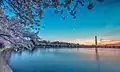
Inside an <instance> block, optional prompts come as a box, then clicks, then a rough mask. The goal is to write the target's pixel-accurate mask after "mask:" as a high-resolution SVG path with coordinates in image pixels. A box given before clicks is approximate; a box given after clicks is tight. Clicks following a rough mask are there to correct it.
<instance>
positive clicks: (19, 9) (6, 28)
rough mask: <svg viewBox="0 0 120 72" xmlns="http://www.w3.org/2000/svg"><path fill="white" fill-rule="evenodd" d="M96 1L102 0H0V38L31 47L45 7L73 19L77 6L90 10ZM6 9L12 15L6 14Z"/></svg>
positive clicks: (17, 44)
mask: <svg viewBox="0 0 120 72" xmlns="http://www.w3.org/2000/svg"><path fill="white" fill-rule="evenodd" d="M96 1H98V2H103V0H0V38H2V39H4V40H6V41H8V42H9V43H10V44H11V45H12V46H15V47H33V46H34V45H35V44H37V42H36V41H37V40H38V38H39V37H38V36H37V34H38V33H39V31H40V21H41V19H42V17H43V13H44V10H45V9H49V8H51V9H52V10H53V11H54V12H55V13H57V14H60V16H61V17H62V18H63V19H65V18H66V17H65V16H64V13H65V12H67V13H68V14H69V15H71V16H72V17H73V19H75V18H76V13H77V10H78V8H80V7H79V6H86V8H88V9H89V10H91V9H92V8H93V7H94V2H96ZM6 11H9V12H11V13H12V14H14V15H13V16H12V17H11V16H9V15H8V16H7V15H6V13H5V12H6ZM32 31H33V32H32ZM35 31H37V32H35Z"/></svg>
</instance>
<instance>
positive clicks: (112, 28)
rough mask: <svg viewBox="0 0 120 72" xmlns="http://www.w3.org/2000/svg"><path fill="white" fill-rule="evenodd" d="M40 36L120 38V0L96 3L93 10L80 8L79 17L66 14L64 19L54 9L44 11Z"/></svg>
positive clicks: (64, 39)
mask: <svg viewBox="0 0 120 72" xmlns="http://www.w3.org/2000/svg"><path fill="white" fill-rule="evenodd" d="M43 16H44V18H43V19H42V21H41V24H42V25H43V26H45V27H46V28H45V29H44V28H41V31H40V36H41V37H42V38H43V39H45V40H60V41H76V40H80V41H86V40H93V39H94V36H95V35H97V36H98V37H99V39H109V40H120V0H104V3H102V4H100V3H95V7H94V8H93V9H92V10H88V9H87V8H86V7H80V8H78V12H77V18H76V19H73V18H72V17H71V16H69V15H66V16H67V18H66V19H65V20H63V19H62V18H61V17H60V16H59V14H54V12H53V11H51V10H50V9H49V10H46V11H44V15H43Z"/></svg>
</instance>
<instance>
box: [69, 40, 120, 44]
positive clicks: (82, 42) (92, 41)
mask: <svg viewBox="0 0 120 72" xmlns="http://www.w3.org/2000/svg"><path fill="white" fill-rule="evenodd" d="M69 42H70V43H79V44H83V45H94V44H95V41H94V40H73V41H69ZM117 43H120V40H98V45H106V44H117Z"/></svg>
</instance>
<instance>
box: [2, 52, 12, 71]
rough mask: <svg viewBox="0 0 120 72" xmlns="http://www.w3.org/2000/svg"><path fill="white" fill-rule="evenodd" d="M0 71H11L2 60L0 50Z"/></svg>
mask: <svg viewBox="0 0 120 72" xmlns="http://www.w3.org/2000/svg"><path fill="white" fill-rule="evenodd" d="M0 72H12V70H11V69H10V67H9V66H8V64H6V62H5V61H4V59H3V57H2V56H1V51H0Z"/></svg>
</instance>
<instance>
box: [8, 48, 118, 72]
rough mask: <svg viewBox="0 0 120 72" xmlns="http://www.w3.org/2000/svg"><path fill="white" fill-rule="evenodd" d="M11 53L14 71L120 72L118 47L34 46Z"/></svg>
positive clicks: (11, 64)
mask: <svg viewBox="0 0 120 72" xmlns="http://www.w3.org/2000/svg"><path fill="white" fill-rule="evenodd" d="M11 55H12V56H11V58H10V63H9V64H10V66H11V67H12V68H13V69H15V70H16V71H15V72H34V71H36V72H50V71H52V72H56V71H57V72H80V71H81V72H120V58H119V56H120V50H119V49H106V48H104V49H103V48H99V49H98V52H96V51H95V48H57V49H56V48H40V49H37V48H35V49H31V50H27V49H24V50H21V51H13V52H12V54H11ZM22 66H26V67H29V68H27V69H25V68H23V67H22ZM21 69H22V70H21ZM61 69H65V71H61ZM19 70H20V71H19Z"/></svg>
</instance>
